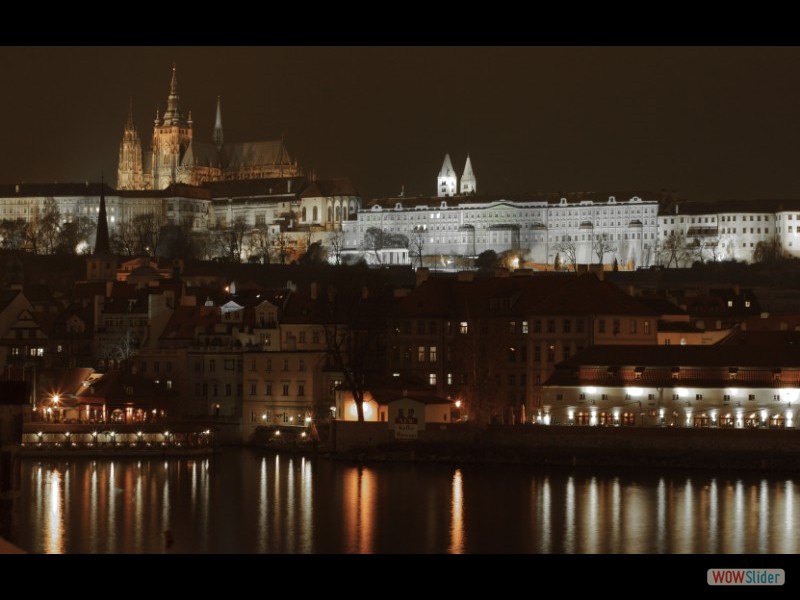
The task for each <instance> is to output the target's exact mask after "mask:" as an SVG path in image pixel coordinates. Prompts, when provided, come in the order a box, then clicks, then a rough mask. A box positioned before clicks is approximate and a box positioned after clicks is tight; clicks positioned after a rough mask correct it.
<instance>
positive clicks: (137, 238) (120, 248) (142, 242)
mask: <svg viewBox="0 0 800 600" xmlns="http://www.w3.org/2000/svg"><path fill="white" fill-rule="evenodd" d="M160 230H161V219H159V218H158V217H157V216H156V215H155V214H154V213H142V214H138V215H135V216H134V217H133V218H131V219H128V220H127V221H122V222H121V223H119V225H117V227H116V229H115V231H114V234H113V235H112V236H111V247H112V249H113V250H114V252H117V253H118V254H123V255H125V256H153V255H155V252H156V248H157V246H158V242H159V235H160Z"/></svg>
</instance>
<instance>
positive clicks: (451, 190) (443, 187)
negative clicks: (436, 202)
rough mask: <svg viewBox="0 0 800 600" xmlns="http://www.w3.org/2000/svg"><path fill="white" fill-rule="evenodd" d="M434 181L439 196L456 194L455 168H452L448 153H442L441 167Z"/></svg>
mask: <svg viewBox="0 0 800 600" xmlns="http://www.w3.org/2000/svg"><path fill="white" fill-rule="evenodd" d="M436 183H437V195H438V196H439V197H440V198H441V197H444V196H455V195H456V189H457V185H456V172H455V169H453V163H452V162H451V161H450V154H445V155H444V162H443V163H442V169H441V171H439V177H438V178H437V180H436Z"/></svg>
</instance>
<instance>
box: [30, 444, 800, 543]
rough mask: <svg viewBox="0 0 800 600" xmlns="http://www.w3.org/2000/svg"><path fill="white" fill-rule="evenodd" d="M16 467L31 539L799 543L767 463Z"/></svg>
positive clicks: (790, 501) (245, 461)
mask: <svg viewBox="0 0 800 600" xmlns="http://www.w3.org/2000/svg"><path fill="white" fill-rule="evenodd" d="M22 477H23V486H22V488H23V491H22V498H21V500H20V510H19V513H20V521H19V522H20V527H19V533H18V535H17V536H16V540H15V541H16V542H17V543H18V544H19V545H20V546H21V547H22V548H24V549H27V550H29V551H32V552H41V553H62V552H83V553H98V552H99V553H104V552H128V553H133V552H151V553H158V552H170V553H173V552H178V553H182V552H187V553H189V552H261V553H278V552H292V553H294V552H299V553H308V552H351V553H371V552H435V553H448V552H449V553H462V552H532V553H536V552H544V553H547V552H556V553H563V552H574V553H638V552H648V553H706V552H711V553H798V552H800V538H798V536H796V535H795V533H794V532H795V531H797V528H798V525H799V523H798V516H799V515H800V511H798V510H795V504H796V503H797V502H798V500H799V499H800V498H799V497H798V493H799V492H800V487H798V486H797V485H795V483H794V480H793V479H791V478H787V477H785V476H780V475H775V476H771V477H758V476H752V477H746V476H745V477H736V476H727V475H725V474H723V475H722V476H720V475H718V474H715V475H712V474H703V473H700V472H697V473H693V474H692V475H691V477H687V476H685V475H680V474H673V475H668V474H665V475H659V476H653V475H650V474H646V473H645V474H635V475H632V474H625V475H620V474H619V473H616V472H613V471H595V472H582V471H569V470H560V471H559V470H548V471H544V470H542V469H536V468H533V467H522V466H502V467H501V466H475V465H467V466H463V467H453V466H448V465H412V464H378V465H368V466H361V465H354V464H351V463H339V462H330V461H325V460H313V459H308V458H304V457H291V456H280V455H278V456H261V455H256V454H254V453H250V452H247V451H228V452H226V453H224V454H222V455H220V456H215V457H211V458H205V459H200V460H196V459H193V460H177V459H175V460H168V461H163V460H160V459H159V460H128V461H126V460H114V461H103V460H89V459H87V460H70V461H69V462H66V461H41V462H38V461H32V460H28V461H24V462H23V466H22ZM167 531H169V532H170V536H171V538H172V539H173V540H174V543H173V544H171V545H167V544H166V543H165V540H166V539H167V538H166V536H165V532H167Z"/></svg>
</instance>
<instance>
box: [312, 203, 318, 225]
mask: <svg viewBox="0 0 800 600" xmlns="http://www.w3.org/2000/svg"><path fill="white" fill-rule="evenodd" d="M313 215H314V218H313V219H312V220H313V221H314V223H316V222H317V221H319V210H318V209H317V207H316V206H315V207H314V211H313Z"/></svg>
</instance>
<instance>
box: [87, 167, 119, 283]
mask: <svg viewBox="0 0 800 600" xmlns="http://www.w3.org/2000/svg"><path fill="white" fill-rule="evenodd" d="M105 191H106V184H105V181H103V178H102V177H101V178H100V210H99V212H98V214H97V234H96V235H95V240H94V252H92V255H91V256H88V257H87V258H86V279H87V281H114V279H115V278H116V271H117V261H116V259H115V258H114V256H113V255H112V254H111V244H110V243H109V236H108V217H107V216H106V195H105Z"/></svg>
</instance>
